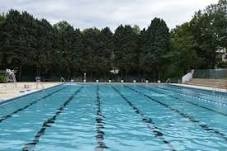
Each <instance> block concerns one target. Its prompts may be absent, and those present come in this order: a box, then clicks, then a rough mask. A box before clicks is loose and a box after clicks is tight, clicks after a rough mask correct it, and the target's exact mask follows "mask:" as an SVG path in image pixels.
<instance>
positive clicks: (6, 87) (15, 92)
mask: <svg viewBox="0 0 227 151" xmlns="http://www.w3.org/2000/svg"><path fill="white" fill-rule="evenodd" d="M59 84H61V83H60V82H42V83H39V84H37V83H36V82H17V83H16V84H14V83H0V102H1V101H5V100H8V99H12V98H15V97H19V96H22V95H26V94H29V93H32V92H36V91H39V90H42V89H46V88H50V87H53V86H56V85H59Z"/></svg>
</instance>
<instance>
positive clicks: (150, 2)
mask: <svg viewBox="0 0 227 151" xmlns="http://www.w3.org/2000/svg"><path fill="white" fill-rule="evenodd" d="M217 1H218V0H190V1H189V0H8V1H6V0H0V4H1V5H0V11H1V12H7V11H8V10H9V9H17V10H20V11H28V12H29V13H31V14H33V15H34V16H35V17H38V18H46V19H47V20H49V21H50V22H51V23H52V24H54V23H56V22H58V21H61V20H66V21H68V22H69V23H70V24H72V25H73V26H74V27H75V28H81V29H85V28H89V27H98V28H103V27H105V26H109V27H111V29H113V30H114V29H115V28H116V27H117V26H118V25H120V24H131V25H134V24H137V25H139V26H140V27H141V28H144V27H147V26H148V25H149V24H150V21H151V19H153V18H154V17H160V18H163V19H164V20H165V21H166V22H167V25H168V26H169V27H170V28H174V27H175V26H176V25H179V24H182V23H184V22H186V21H189V20H190V19H191V17H192V16H193V14H194V12H195V11H198V10H199V9H204V8H205V7H206V6H207V5H209V4H210V3H217Z"/></svg>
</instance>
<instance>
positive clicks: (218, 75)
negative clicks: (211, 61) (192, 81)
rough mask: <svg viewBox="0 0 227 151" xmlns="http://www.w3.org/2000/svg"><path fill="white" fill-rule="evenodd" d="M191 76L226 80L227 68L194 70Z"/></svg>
mask: <svg viewBox="0 0 227 151" xmlns="http://www.w3.org/2000/svg"><path fill="white" fill-rule="evenodd" d="M193 78H201V79H226V80H227V69H204V70H195V72H194V75H193Z"/></svg>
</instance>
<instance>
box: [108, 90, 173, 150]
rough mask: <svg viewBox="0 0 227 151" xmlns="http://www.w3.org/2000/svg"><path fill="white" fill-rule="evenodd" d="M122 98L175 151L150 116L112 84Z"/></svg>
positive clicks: (156, 135)
mask: <svg viewBox="0 0 227 151" xmlns="http://www.w3.org/2000/svg"><path fill="white" fill-rule="evenodd" d="M111 87H112V88H113V89H114V90H115V91H116V92H117V93H118V94H119V95H120V96H121V97H122V98H123V100H124V101H125V102H126V103H127V104H128V105H129V106H130V107H131V108H132V109H133V110H134V112H135V113H136V114H138V115H140V116H141V118H142V121H143V122H144V123H145V124H146V126H147V128H148V129H149V130H151V131H152V132H153V133H154V135H155V137H157V138H159V139H160V140H161V141H162V142H163V143H164V144H167V145H168V147H169V148H170V150H172V151H175V150H176V149H174V147H173V146H172V145H171V143H170V142H169V141H167V140H166V139H165V138H164V134H163V133H162V132H161V130H160V128H158V127H157V126H156V124H155V122H154V121H153V120H152V119H151V118H150V117H146V116H145V115H144V113H142V112H141V111H140V110H139V109H138V108H137V107H136V106H135V105H134V104H133V103H132V102H131V101H129V100H128V99H127V98H126V97H125V96H124V95H123V94H122V93H121V92H120V91H119V90H117V89H116V88H115V87H113V86H111Z"/></svg>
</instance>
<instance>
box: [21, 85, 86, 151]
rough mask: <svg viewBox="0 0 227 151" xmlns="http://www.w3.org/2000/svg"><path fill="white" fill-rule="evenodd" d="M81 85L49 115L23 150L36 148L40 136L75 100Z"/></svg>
mask: <svg viewBox="0 0 227 151" xmlns="http://www.w3.org/2000/svg"><path fill="white" fill-rule="evenodd" d="M82 88H83V86H82V87H80V88H79V89H78V90H77V91H76V92H75V93H74V94H73V95H71V96H70V97H69V98H68V99H67V100H66V101H65V102H64V103H63V104H62V105H61V106H60V107H59V108H58V109H57V111H56V112H55V114H54V115H53V116H52V117H49V118H48V119H47V120H45V121H44V122H43V124H42V127H41V129H40V130H39V131H38V132H37V133H36V135H35V137H34V139H33V140H32V142H31V143H27V144H25V145H24V147H23V149H22V150H23V151H31V150H34V148H35V146H36V145H37V144H38V143H39V140H40V138H41V137H42V136H43V135H44V134H45V131H46V129H47V128H50V127H51V126H52V125H53V124H54V123H55V121H56V119H57V117H58V116H59V115H60V114H61V113H62V112H63V111H64V109H65V107H66V106H67V105H68V104H69V103H70V102H71V101H72V100H73V98H74V96H75V95H77V94H78V93H79V92H80V91H81V89H82Z"/></svg>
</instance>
